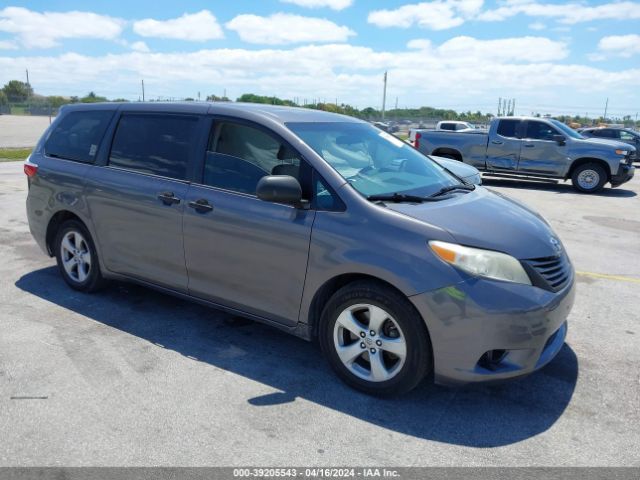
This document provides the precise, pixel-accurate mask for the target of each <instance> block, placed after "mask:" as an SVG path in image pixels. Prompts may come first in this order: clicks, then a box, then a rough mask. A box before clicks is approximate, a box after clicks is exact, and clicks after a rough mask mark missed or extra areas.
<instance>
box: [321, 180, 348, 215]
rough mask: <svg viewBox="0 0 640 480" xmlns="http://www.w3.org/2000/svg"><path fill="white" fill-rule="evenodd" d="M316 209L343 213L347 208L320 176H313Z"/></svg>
mask: <svg viewBox="0 0 640 480" xmlns="http://www.w3.org/2000/svg"><path fill="white" fill-rule="evenodd" d="M313 197H314V199H315V205H314V208H316V209H317V210H330V211H343V210H344V209H345V208H346V207H345V205H344V203H342V200H340V197H338V195H336V193H335V192H334V191H333V189H332V188H331V187H329V185H327V183H326V182H325V181H324V179H323V178H322V177H321V176H320V175H319V174H317V173H316V174H314V176H313Z"/></svg>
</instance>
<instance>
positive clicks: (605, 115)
mask: <svg viewBox="0 0 640 480" xmlns="http://www.w3.org/2000/svg"><path fill="white" fill-rule="evenodd" d="M608 108H609V97H607V101H606V102H605V104H604V117H602V119H603V120H604V121H605V122H606V121H607V110H608Z"/></svg>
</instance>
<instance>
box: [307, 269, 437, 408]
mask: <svg viewBox="0 0 640 480" xmlns="http://www.w3.org/2000/svg"><path fill="white" fill-rule="evenodd" d="M319 341H320V346H321V348H322V351H323V353H324V355H325V357H326V358H327V360H328V361H329V364H330V365H331V367H332V368H333V370H334V371H335V372H336V374H337V375H338V376H339V377H340V378H341V379H342V380H343V381H344V382H345V383H347V384H348V385H350V386H351V387H353V388H356V389H358V390H360V391H363V392H365V393H368V394H371V395H379V396H388V395H398V394H401V393H405V392H408V391H409V390H411V389H413V388H414V387H416V386H417V385H418V384H419V383H420V382H421V381H422V379H423V378H424V377H425V375H426V374H427V373H428V372H429V371H430V370H431V363H432V360H431V358H432V356H431V342H430V341H429V334H428V333H427V329H426V326H425V324H424V321H423V320H422V318H421V317H420V315H419V314H418V312H417V311H416V310H415V309H414V308H413V306H412V305H411V304H410V303H409V301H408V300H407V299H406V297H404V296H403V295H402V294H400V293H399V292H395V291H393V290H391V289H389V288H388V287H383V286H382V285H380V284H378V283H376V282H371V281H360V282H354V283H352V284H349V285H346V286H345V287H343V288H341V289H340V290H338V291H337V292H336V293H335V294H334V295H333V296H332V297H331V299H330V300H329V302H328V303H327V305H326V307H325V308H324V311H323V314H322V318H321V324H320V330H319Z"/></svg>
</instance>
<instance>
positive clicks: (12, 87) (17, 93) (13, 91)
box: [2, 80, 33, 103]
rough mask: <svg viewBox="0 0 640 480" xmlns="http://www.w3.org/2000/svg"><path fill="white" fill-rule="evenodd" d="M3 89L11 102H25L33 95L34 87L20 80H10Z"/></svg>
mask: <svg viewBox="0 0 640 480" xmlns="http://www.w3.org/2000/svg"><path fill="white" fill-rule="evenodd" d="M2 91H3V92H4V94H5V95H6V96H7V100H8V101H10V102H16V103H17V102H24V101H25V100H27V99H28V98H29V97H30V96H31V95H33V88H31V85H29V84H28V83H25V82H21V81H20V80H9V83H7V84H6V85H5V86H4V87H2Z"/></svg>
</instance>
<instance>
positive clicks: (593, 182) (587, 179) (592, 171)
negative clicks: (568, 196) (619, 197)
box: [571, 163, 607, 193]
mask: <svg viewBox="0 0 640 480" xmlns="http://www.w3.org/2000/svg"><path fill="white" fill-rule="evenodd" d="M571 183H572V184H573V188H575V189H576V190H577V191H579V192H582V193H595V192H599V191H600V190H602V187H604V184H605V183H607V172H606V171H605V169H604V168H603V167H602V165H599V164H597V163H584V164H582V165H580V166H578V167H576V169H575V170H574V171H573V173H572V174H571Z"/></svg>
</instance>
